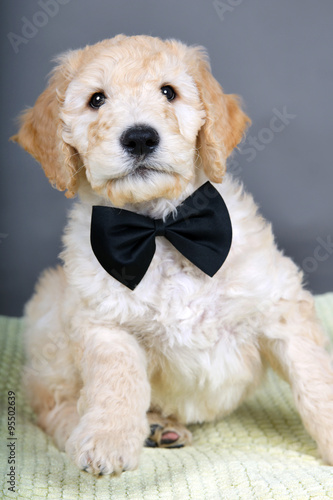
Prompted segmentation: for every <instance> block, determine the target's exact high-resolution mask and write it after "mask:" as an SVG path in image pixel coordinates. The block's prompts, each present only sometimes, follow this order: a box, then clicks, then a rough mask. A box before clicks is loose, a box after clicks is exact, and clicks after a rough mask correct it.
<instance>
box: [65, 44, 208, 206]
mask: <svg viewBox="0 0 333 500" xmlns="http://www.w3.org/2000/svg"><path fill="white" fill-rule="evenodd" d="M178 52H179V51H177V50H175V49H174V48H171V47H166V45H165V44H157V45H156V46H152V45H151V43H147V41H146V40H142V39H138V40H137V41H136V43H133V41H132V40H129V39H126V40H125V41H123V42H122V43H121V42H119V43H118V44H116V45H109V46H105V47H104V46H102V47H101V48H100V50H98V52H97V54H96V57H93V58H92V59H91V60H89V61H88V62H87V63H86V64H84V65H83V66H82V67H81V68H79V70H78V73H77V75H76V76H75V77H74V78H73V80H72V81H71V82H70V83H69V85H68V88H67V91H66V95H65V99H64V103H63V106H62V110H61V118H62V120H63V123H64V131H63V139H64V140H65V142H67V143H69V144H71V145H72V146H73V147H74V148H75V149H76V150H77V151H78V152H79V154H80V157H81V159H82V162H83V164H84V166H85V169H86V175H87V179H88V181H89V182H90V184H91V186H92V188H93V189H94V190H96V191H97V192H98V193H100V194H102V195H103V196H107V197H108V198H110V200H111V201H112V202H113V203H114V204H116V205H120V206H121V205H123V204H124V203H126V202H140V201H147V200H149V199H152V198H160V197H163V198H175V197H177V196H179V194H180V192H181V191H182V190H183V189H184V187H185V186H186V184H187V183H188V182H189V181H190V180H191V179H192V178H193V176H194V171H195V154H196V138H197V135H198V132H199V130H200V128H201V127H202V125H203V124H204V119H205V112H204V109H203V106H202V103H201V100H200V96H199V91H198V89H197V87H196V85H195V83H194V81H193V78H192V77H191V76H190V75H189V74H188V72H187V66H186V64H185V62H184V61H183V60H182V58H180V57H179V53H178Z"/></svg>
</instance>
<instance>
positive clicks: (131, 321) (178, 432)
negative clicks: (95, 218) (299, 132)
mask: <svg viewBox="0 0 333 500" xmlns="http://www.w3.org/2000/svg"><path fill="white" fill-rule="evenodd" d="M248 124H249V118H248V117H247V116H246V115H245V114H244V112H243V111H242V110H241V108H240V103H239V99H238V98H237V96H235V95H227V94H224V93H223V91H222V89H221V87H220V85H219V84H218V83H217V81H216V80H215V79H214V78H213V76H212V74H211V73H210V69H209V63H208V59H207V56H206V54H205V52H204V50H203V49H202V48H200V47H187V46H185V45H183V44H182V43H180V42H177V41H175V40H167V41H162V40H160V39H158V38H152V37H148V36H134V37H126V36H122V35H121V36H117V37H115V38H113V39H111V40H105V41H102V42H100V43H97V44H96V45H93V46H88V47H86V48H84V49H82V50H76V51H70V52H67V53H65V54H63V55H61V56H60V57H59V58H58V65H57V67H56V68H55V69H54V71H53V73H52V76H51V79H50V82H49V86H48V88H47V89H46V90H45V91H44V92H43V93H42V95H41V96H40V97H39V98H38V99H37V101H36V104H35V106H34V107H33V108H31V109H28V110H27V111H26V112H25V113H24V114H23V115H22V121H21V128H20V130H19V132H18V134H17V135H16V136H15V137H14V140H16V141H17V142H18V143H19V144H20V145H21V146H23V148H25V149H26V150H27V151H28V152H29V153H30V154H32V155H33V156H34V157H35V158H36V159H37V160H38V161H39V162H40V163H41V165H42V167H43V169H44V171H45V173H46V175H47V177H48V178H49V180H50V182H51V183H52V184H53V185H54V186H55V187H56V188H57V189H59V190H67V192H66V196H68V197H72V196H74V195H75V194H76V193H78V195H79V198H78V202H77V203H76V204H75V205H74V206H73V208H72V210H71V213H70V217H69V221H68V224H67V227H66V230H65V234H64V238H63V243H64V250H63V252H62V253H61V259H62V261H63V266H61V267H58V268H56V269H52V270H47V271H46V272H45V273H44V274H43V275H42V277H41V279H40V281H39V283H38V285H37V288H36V292H35V294H34V296H33V297H32V299H31V300H30V302H29V303H28V304H27V306H26V331H25V346H26V353H27V363H26V367H25V372H24V379H25V384H26V388H27V394H28V396H29V399H30V402H31V405H32V407H33V409H34V410H35V412H36V414H37V415H38V423H39V425H40V426H41V427H42V428H43V429H44V430H45V431H46V432H47V433H48V434H49V435H51V436H52V437H53V438H54V441H55V443H56V444H57V446H58V447H59V448H60V449H61V450H64V449H65V450H66V451H67V453H68V454H69V455H70V456H71V458H72V459H73V461H74V462H75V463H76V464H77V465H78V466H79V467H80V468H81V469H83V470H85V471H88V472H92V473H94V474H118V473H120V472H121V471H123V470H131V469H135V468H136V467H137V465H138V460H139V455H140V451H141V449H142V446H143V444H144V442H145V441H146V444H148V445H150V446H165V447H168V446H169V447H173V446H174V447H177V446H183V445H185V444H189V443H190V440H191V435H190V433H189V431H187V429H186V427H185V425H186V424H190V423H194V422H204V421H212V420H214V419H217V418H222V417H223V416H225V415H228V414H229V413H230V412H232V411H233V410H234V409H235V408H237V407H238V406H239V405H240V404H241V403H242V401H243V400H244V398H246V397H247V396H248V395H249V394H250V393H251V392H252V391H253V390H254V389H255V388H256V387H257V386H258V384H259V383H260V381H261V380H262V378H263V375H264V373H265V370H266V367H267V365H268V364H270V365H271V366H272V367H273V369H274V370H276V371H277V372H278V373H279V374H280V375H281V376H282V377H283V378H284V379H286V380H287V381H288V382H289V383H290V386H291V389H292V392H293V395H294V398H295V405H296V407H297V409H298V411H299V413H300V415H301V418H302V420H303V423H304V425H305V427H306V429H307V430H308V432H309V433H310V435H311V436H312V437H313V438H314V439H315V440H316V442H317V444H318V447H319V451H320V453H321V455H322V457H323V459H324V460H325V461H326V462H327V463H329V464H332V463H333V371H332V367H331V361H330V358H329V355H328V354H327V353H326V351H325V349H324V343H325V339H324V336H323V334H322V331H321V329H320V326H319V324H318V322H317V319H316V316H315V312H314V303H313V298H312V296H311V295H310V293H309V292H307V291H306V290H304V289H303V288H302V273H301V271H300V270H299V269H298V268H297V267H296V266H295V264H294V263H293V262H292V261H291V260H290V259H288V258H286V257H285V256H284V255H283V254H282V253H281V252H280V251H279V250H278V249H277V248H276V245H275V243H274V238H273V235H272V231H271V227H270V225H269V224H267V223H266V222H265V221H264V220H263V218H262V217H261V216H260V215H258V213H257V207H256V205H255V204H254V202H253V199H252V198H251V196H250V195H249V194H246V193H244V191H243V189H242V187H241V186H240V185H239V183H238V182H235V181H233V180H232V179H231V178H230V176H229V175H227V174H225V170H226V160H227V157H228V156H229V155H230V154H231V152H232V150H233V149H234V148H235V147H236V146H237V144H238V143H239V142H240V141H241V139H242V136H243V133H244V131H245V129H246V127H247V125H248ZM208 180H209V181H211V182H213V183H217V184H219V186H218V191H219V194H218V198H215V200H217V199H218V200H219V203H220V195H221V196H222V198H223V200H224V202H225V205H226V209H227V212H225V213H224V217H225V220H227V214H228V213H229V217H230V222H231V226H232V243H231V248H230V251H229V249H228V248H227V250H226V253H228V255H227V257H226V258H225V255H224V257H223V259H222V260H223V263H222V265H220V264H221V262H219V264H218V266H217V267H218V270H216V269H215V271H213V272H211V273H210V274H211V275H212V274H214V276H211V275H209V273H207V272H204V271H203V270H202V269H201V268H200V263H199V267H198V265H196V264H194V263H193V262H192V261H191V259H190V258H187V257H186V256H184V255H183V253H182V252H181V251H179V249H177V248H176V247H175V246H174V245H173V244H172V242H171V241H169V239H168V238H167V237H166V232H165V230H164V229H163V230H161V231H157V232H155V236H156V238H155V241H154V243H152V245H153V246H154V245H155V247H156V248H155V247H154V248H153V251H155V253H154V256H153V257H152V255H150V257H149V258H150V260H151V261H150V262H148V266H146V267H147V269H145V270H144V271H143V273H142V274H143V277H141V279H140V280H139V282H137V283H136V284H135V285H134V286H128V283H127V282H126V280H127V279H128V280H130V279H132V276H127V275H128V274H131V273H128V269H127V268H126V266H125V267H124V268H121V267H120V268H119V269H120V270H119V269H118V268H117V269H116V270H115V269H113V268H112V269H111V270H108V269H106V268H107V267H108V264H107V263H108V259H109V258H110V259H111V260H112V259H113V253H112V252H109V254H108V255H107V256H106V257H105V256H104V258H103V259H104V261H103V259H102V258H100V255H99V254H98V251H96V249H93V247H92V244H93V240H92V241H90V239H91V235H92V234H93V233H92V226H91V216H92V211H93V213H94V210H95V209H96V207H97V208H99V207H103V209H104V208H105V209H106V208H107V209H109V210H111V211H112V214H113V216H114V217H115V218H116V222H117V220H119V224H118V225H119V228H120V234H121V235H126V234H127V229H124V228H125V226H124V227H123V225H122V224H123V223H122V219H120V217H121V216H122V214H124V213H125V214H126V216H127V217H128V216H129V217H131V216H134V214H136V215H138V216H140V217H142V218H143V219H142V220H144V221H149V223H150V224H155V226H156V224H157V223H156V221H166V220H169V221H170V220H171V221H172V220H173V219H174V218H175V217H177V214H179V212H180V211H181V209H182V206H183V204H184V203H185V205H186V203H187V201H186V200H188V199H190V200H192V201H193V200H194V201H195V199H196V198H193V196H194V197H195V196H196V193H198V192H199V191H198V189H199V188H200V186H204V187H205V185H206V184H205V183H206V182H207V181H208ZM222 180H223V182H222ZM207 186H208V188H209V189H213V190H214V187H213V186H211V185H210V184H208V185H207ZM202 189H203V188H202ZM208 192H210V193H212V191H207V192H206V194H207V193H208ZM200 193H201V191H200ZM201 194H202V193H201ZM215 194H216V193H215V191H214V194H212V197H213V196H215ZM191 196H192V198H191ZM209 196H210V195H209ZM209 196H208V194H207V196H206V198H205V199H206V201H207V198H209ZM207 203H208V202H207ZM209 203H210V200H209ZM221 203H223V202H221ZM198 204H200V203H198ZM203 205H205V202H204V203H203ZM93 207H94V208H93ZM115 209H117V210H116V211H115V212H114V210H115ZM224 211H225V210H224ZM211 212H214V211H213V210H212V211H211ZM108 213H109V212H108ZM110 213H111V212H110ZM136 215H135V216H136ZM215 216H216V214H215ZM118 217H119V219H118ZM218 217H219V215H218ZM221 217H222V216H221ZM218 220H219V219H218ZM184 221H185V222H184ZM184 221H183V223H185V225H186V222H187V219H186V217H185V218H184ZM145 223H146V222H145ZM147 223H148V222H147ZM158 224H160V222H159V223H158ZM158 224H157V225H158ZM171 224H172V222H171ZM194 226H195V221H194ZM215 230H216V232H218V231H220V224H219V223H216V222H215V223H214V227H213V230H212V231H210V233H209V234H210V236H211V234H212V233H214V232H215ZM228 231H229V233H228V234H229V236H230V227H229V228H227V232H228ZM106 232H107V231H106ZM199 233H200V231H197V236H198V237H199V236H200V234H201V233H200V234H199ZM197 236H195V238H196V237H197ZM214 237H215V235H214ZM117 238H118V236H117ZM117 238H115V241H116V242H117V244H118V241H119V240H118V239H117ZM195 238H194V239H195ZM111 239H112V238H111ZM190 239H191V238H190ZM192 239H193V238H192ZM119 246H121V244H119ZM227 246H228V245H227ZM218 251H219V249H218ZM103 252H104V249H102V253H103ZM125 252H126V250H125ZM128 254H129V258H130V259H131V258H132V256H133V252H132V251H131V252H128ZM145 254H146V252H145V251H144V252H143V257H144V256H145ZM148 260H149V259H148ZM101 261H103V262H104V263H103V262H102V264H101V263H100V262H101ZM210 261H211V259H210V258H208V257H207V256H206V254H205V256H203V257H202V259H201V261H200V262H201V263H202V266H203V267H204V266H205V265H207V266H209V265H210ZM105 262H106V264H105ZM112 262H113V261H112ZM111 267H112V266H111ZM149 425H150V427H149Z"/></svg>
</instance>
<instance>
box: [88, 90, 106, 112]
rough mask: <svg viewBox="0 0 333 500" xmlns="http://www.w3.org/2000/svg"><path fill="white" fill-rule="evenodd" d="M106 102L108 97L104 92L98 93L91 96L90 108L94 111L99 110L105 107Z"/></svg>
mask: <svg viewBox="0 0 333 500" xmlns="http://www.w3.org/2000/svg"><path fill="white" fill-rule="evenodd" d="M105 101H106V97H105V95H104V94H103V92H96V93H95V94H93V95H92V96H91V98H90V101H89V106H90V107H92V108H93V109H98V108H100V107H101V106H103V104H104V103H105Z"/></svg>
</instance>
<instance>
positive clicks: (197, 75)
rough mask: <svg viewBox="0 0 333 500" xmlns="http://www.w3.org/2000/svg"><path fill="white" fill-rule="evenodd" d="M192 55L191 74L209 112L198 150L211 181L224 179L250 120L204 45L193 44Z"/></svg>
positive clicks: (199, 137)
mask: <svg viewBox="0 0 333 500" xmlns="http://www.w3.org/2000/svg"><path fill="white" fill-rule="evenodd" d="M191 59H192V61H191V63H190V67H191V69H192V76H193V77H194V79H195V82H196V85H197V87H198V89H199V93H200V97H201V100H202V104H203V107H204V110H205V112H206V121H205V124H204V125H203V126H202V128H201V129H200V131H199V134H198V143H197V146H198V151H199V154H200V156H201V160H202V164H203V168H204V170H205V173H206V175H207V177H208V178H209V179H210V180H211V181H212V182H222V178H223V175H224V174H225V170H226V161H227V158H228V156H229V155H230V153H231V152H232V150H233V149H234V148H235V147H236V146H237V144H239V142H240V141H241V139H242V137H243V134H244V132H245V129H246V128H247V126H248V125H250V123H251V120H250V119H249V117H248V116H246V114H245V113H244V112H243V111H242V109H241V107H240V99H239V97H238V96H236V95H234V94H224V93H223V91H222V88H221V86H220V85H219V83H218V82H217V81H216V80H215V78H214V77H213V76H212V74H211V71H210V65H209V61H208V57H207V55H206V53H205V51H204V49H203V48H202V47H194V48H192V57H191Z"/></svg>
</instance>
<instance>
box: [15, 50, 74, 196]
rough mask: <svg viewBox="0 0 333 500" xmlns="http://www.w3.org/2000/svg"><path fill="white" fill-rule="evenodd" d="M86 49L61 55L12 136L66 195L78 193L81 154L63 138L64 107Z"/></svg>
mask: <svg viewBox="0 0 333 500" xmlns="http://www.w3.org/2000/svg"><path fill="white" fill-rule="evenodd" d="M82 52H83V51H81V50H78V51H70V52H67V53H65V54H63V55H61V56H59V57H58V58H57V61H58V66H57V67H56V68H55V69H54V70H53V72H52V74H51V78H50V80H49V85H48V87H47V88H46V89H45V90H44V92H43V93H42V94H41V95H40V96H39V98H38V99H37V101H36V103H35V105H34V107H33V108H29V109H27V110H26V111H25V112H23V113H22V115H21V117H20V122H21V127H20V129H19V132H18V134H17V135H14V136H13V137H11V140H13V141H16V142H18V143H19V144H20V146H22V147H23V148H24V149H25V150H26V151H28V153H30V154H31V155H32V156H34V158H35V159H36V160H37V161H38V162H39V163H40V164H41V165H42V167H43V169H44V171H45V174H46V176H47V177H48V178H49V180H50V182H51V183H52V184H53V185H54V186H55V187H56V188H57V189H59V190H60V191H63V190H64V189H67V190H68V191H67V193H66V196H67V197H72V196H74V195H75V192H76V182H77V178H76V177H75V176H74V173H75V172H76V171H77V170H78V162H79V161H80V159H79V155H78V154H77V152H76V150H75V149H74V148H73V147H72V146H70V145H69V144H67V143H65V142H64V141H63V139H62V122H61V119H60V107H61V104H62V102H63V100H64V98H65V92H66V89H67V87H68V84H69V83H70V81H71V80H72V78H73V76H74V74H75V72H76V70H77V68H78V66H79V63H80V59H81V53H82Z"/></svg>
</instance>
